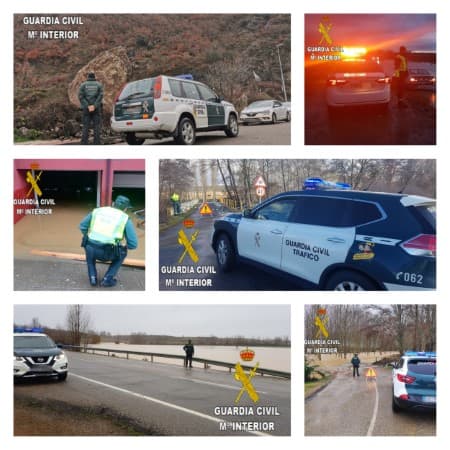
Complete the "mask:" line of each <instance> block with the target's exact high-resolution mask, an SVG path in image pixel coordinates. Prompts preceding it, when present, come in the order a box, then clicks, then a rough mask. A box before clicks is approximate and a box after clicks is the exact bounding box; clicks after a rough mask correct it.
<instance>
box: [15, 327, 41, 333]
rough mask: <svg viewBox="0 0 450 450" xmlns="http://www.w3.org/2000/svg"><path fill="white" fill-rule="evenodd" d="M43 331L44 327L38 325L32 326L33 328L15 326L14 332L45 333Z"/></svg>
mask: <svg viewBox="0 0 450 450" xmlns="http://www.w3.org/2000/svg"><path fill="white" fill-rule="evenodd" d="M43 332H44V329H43V328H37V327H32V328H27V327H15V328H14V333H43Z"/></svg>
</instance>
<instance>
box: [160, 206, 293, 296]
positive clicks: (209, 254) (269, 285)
mask: <svg viewBox="0 0 450 450" xmlns="http://www.w3.org/2000/svg"><path fill="white" fill-rule="evenodd" d="M191 218H192V219H194V220H195V227H194V228H193V229H191V230H186V229H184V231H185V233H186V234H187V236H188V238H189V239H190V237H191V236H192V234H193V233H194V231H196V230H197V231H198V232H199V233H198V237H197V239H196V240H195V241H194V242H193V243H192V245H193V247H194V250H195V251H196V253H197V255H198V257H199V260H198V263H194V262H193V261H192V260H191V259H190V257H189V255H188V254H186V256H185V257H184V259H183V261H182V262H181V263H180V264H179V263H178V261H179V258H180V257H181V255H182V254H183V251H184V247H183V246H182V245H180V244H179V243H178V232H179V230H181V229H183V226H182V224H181V225H179V226H176V227H172V228H170V229H168V230H166V231H163V232H161V233H160V235H159V267H160V271H159V275H160V279H159V287H160V289H161V290H198V289H200V290H204V289H212V290H268V291H271V290H272V291H277V290H298V289H300V286H299V285H298V284H294V283H292V282H289V281H287V280H285V279H283V278H281V277H279V276H275V275H271V274H268V273H265V272H264V273H263V272H262V271H261V270H259V269H256V268H253V267H251V266H248V265H244V264H239V265H238V266H237V267H235V269H234V270H233V271H232V272H230V273H226V274H224V273H220V271H219V268H218V267H217V264H216V255H215V253H214V251H213V249H212V248H211V244H210V241H211V234H212V231H213V224H214V220H215V219H216V218H217V217H209V216H204V217H202V216H201V215H200V214H199V213H198V212H195V213H194V214H193V215H192V216H191ZM164 270H165V271H166V273H163V272H164ZM168 270H172V271H173V270H175V271H176V270H185V271H187V272H188V273H168ZM191 270H192V271H193V272H194V273H189V271H191ZM202 271H203V273H201V272H202ZM199 272H200V273H199Z"/></svg>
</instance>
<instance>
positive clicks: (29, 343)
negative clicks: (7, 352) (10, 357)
mask: <svg viewBox="0 0 450 450" xmlns="http://www.w3.org/2000/svg"><path fill="white" fill-rule="evenodd" d="M55 347H56V344H55V343H54V342H53V341H52V340H51V339H50V338H49V337H48V336H14V348H15V349H18V348H55Z"/></svg>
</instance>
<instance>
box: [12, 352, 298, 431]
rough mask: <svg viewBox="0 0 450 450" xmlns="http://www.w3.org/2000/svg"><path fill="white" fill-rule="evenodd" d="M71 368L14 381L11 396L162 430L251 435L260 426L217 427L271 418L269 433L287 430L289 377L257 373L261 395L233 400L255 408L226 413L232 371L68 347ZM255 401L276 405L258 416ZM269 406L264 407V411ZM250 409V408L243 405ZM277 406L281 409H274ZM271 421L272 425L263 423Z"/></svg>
mask: <svg viewBox="0 0 450 450" xmlns="http://www.w3.org/2000/svg"><path fill="white" fill-rule="evenodd" d="M68 356H69V363H70V373H69V377H68V379H67V381H66V382H64V383H61V382H57V381H55V382H53V381H46V382H41V383H37V382H33V383H29V382H27V383H20V384H16V385H15V392H14V393H15V396H16V397H17V396H19V397H20V396H23V397H28V398H29V397H32V398H34V399H37V400H41V401H46V402H47V401H49V400H51V399H54V400H57V401H63V402H66V403H68V404H70V405H76V406H82V407H92V408H99V407H103V408H107V409H108V410H112V411H114V412H115V414H116V415H119V416H122V418H128V419H129V420H133V421H135V422H137V423H138V424H140V425H141V426H142V427H144V428H146V429H152V430H156V432H157V434H164V435H177V436H178V435H250V434H258V433H260V432H259V431H258V432H256V431H255V432H253V433H249V432H242V431H233V430H231V426H232V425H228V427H230V428H229V429H228V430H221V428H220V427H221V425H220V423H222V422H224V421H225V422H229V423H232V422H243V421H244V422H247V421H249V422H252V423H253V422H257V423H259V424H262V423H266V424H269V423H273V428H274V431H270V432H269V431H267V432H268V434H274V435H290V422H291V417H290V381H289V380H284V379H276V378H272V377H261V376H256V377H254V378H253V379H252V384H253V386H254V387H255V389H256V390H257V392H258V393H259V395H260V401H259V402H258V403H257V404H255V403H253V402H252V401H251V400H250V399H249V398H248V396H247V394H246V393H244V395H243V396H242V398H241V400H240V401H239V403H238V405H237V406H239V407H240V406H245V407H250V406H252V407H253V408H254V411H253V412H254V414H253V415H251V414H244V415H239V416H230V415H224V413H228V411H227V410H226V409H225V410H220V411H215V408H217V407H224V408H226V407H233V406H236V405H235V404H234V400H235V398H236V396H237V394H238V392H239V391H240V386H241V385H240V383H239V382H237V381H236V380H235V379H234V377H233V375H232V374H229V373H228V372H222V371H214V370H212V369H209V370H208V371H205V370H204V369H202V368H199V367H195V363H194V368H193V369H185V368H184V367H180V366H173V365H167V364H157V363H149V362H145V361H137V360H126V359H120V358H113V357H107V356H98V355H89V354H84V353H81V354H80V353H73V352H68ZM256 406H260V407H264V406H265V407H274V408H275V409H273V410H270V414H263V415H260V416H258V415H257V414H256ZM268 411H269V410H267V409H266V410H264V411H263V412H264V413H267V412H268ZM244 412H247V413H248V412H249V411H244ZM273 412H277V413H278V414H279V415H274V414H273ZM267 426H270V425H267Z"/></svg>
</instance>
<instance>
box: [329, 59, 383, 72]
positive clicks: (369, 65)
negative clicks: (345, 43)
mask: <svg viewBox="0 0 450 450" xmlns="http://www.w3.org/2000/svg"><path fill="white" fill-rule="evenodd" d="M333 70H334V72H339V73H364V72H383V73H384V70H383V67H382V66H380V65H379V64H377V63H375V62H373V61H339V62H336V63H335V64H334V65H333Z"/></svg>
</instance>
